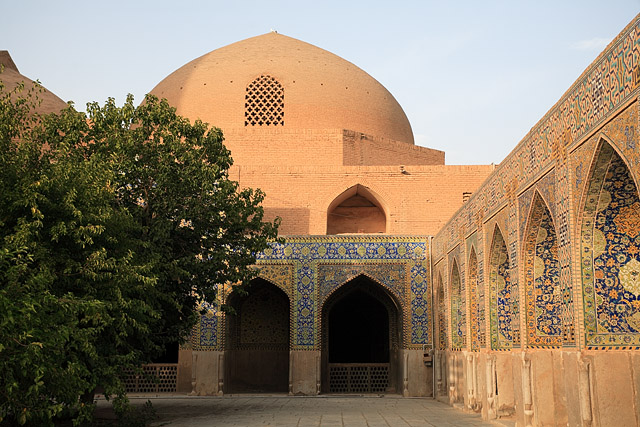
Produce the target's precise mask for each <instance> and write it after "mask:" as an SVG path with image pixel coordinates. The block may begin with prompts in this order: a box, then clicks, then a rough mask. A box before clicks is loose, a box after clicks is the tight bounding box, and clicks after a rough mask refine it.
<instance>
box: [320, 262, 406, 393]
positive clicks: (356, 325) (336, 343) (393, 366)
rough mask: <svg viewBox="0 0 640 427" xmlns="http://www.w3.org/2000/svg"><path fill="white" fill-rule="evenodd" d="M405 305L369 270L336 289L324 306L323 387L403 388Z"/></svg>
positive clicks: (387, 390)
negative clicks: (368, 274)
mask: <svg viewBox="0 0 640 427" xmlns="http://www.w3.org/2000/svg"><path fill="white" fill-rule="evenodd" d="M399 324H400V310H399V308H398V305H397V304H396V303H395V301H394V299H393V298H392V296H391V295H390V294H389V293H388V292H387V291H386V289H384V288H383V287H382V286H381V285H379V284H378V283H376V282H374V281H373V280H371V279H369V278H368V277H366V276H364V275H360V276H358V277H356V278H355V279H352V280H351V281H349V282H348V283H346V284H345V285H343V286H342V287H341V288H340V289H338V290H337V291H336V292H334V293H333V294H332V295H331V296H330V297H329V298H328V299H327V301H326V302H325V303H324V305H323V310H322V328H323V329H322V338H323V340H322V350H323V351H322V360H323V369H322V371H323V378H322V391H323V392H325V393H395V392H396V391H397V390H399V386H398V384H397V382H398V374H397V372H398V363H399V360H400V358H399V355H398V352H399V350H400V331H401V327H400V326H399Z"/></svg>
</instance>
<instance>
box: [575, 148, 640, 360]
mask: <svg viewBox="0 0 640 427" xmlns="http://www.w3.org/2000/svg"><path fill="white" fill-rule="evenodd" d="M581 232H582V234H581V245H582V250H581V254H582V281H583V293H584V312H585V339H586V343H587V345H588V346H590V347H601V346H638V345H640V256H639V252H640V249H639V248H640V198H639V197H638V189H637V188H636V186H635V183H634V181H633V179H632V178H631V175H630V173H629V169H628V168H627V166H626V165H625V163H624V161H623V160H622V159H621V158H620V156H619V155H618V154H617V153H616V152H615V150H614V149H613V148H612V147H611V145H609V144H608V143H607V142H605V141H603V142H602V145H601V147H600V150H599V152H598V155H597V157H596V160H595V162H594V165H593V168H592V174H591V179H590V181H589V186H588V190H587V193H586V197H585V205H584V220H583V225H582V230H581Z"/></svg>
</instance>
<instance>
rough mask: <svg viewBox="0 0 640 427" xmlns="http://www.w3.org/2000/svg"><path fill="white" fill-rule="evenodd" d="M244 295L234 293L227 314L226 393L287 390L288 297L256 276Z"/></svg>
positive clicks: (229, 301) (230, 298)
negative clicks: (230, 308)
mask: <svg viewBox="0 0 640 427" xmlns="http://www.w3.org/2000/svg"><path fill="white" fill-rule="evenodd" d="M247 291H248V294H247V295H239V294H238V293H237V292H234V293H233V294H231V295H230V296H229V300H228V305H230V306H231V307H232V308H233V309H234V310H235V312H236V313H235V314H230V315H227V326H228V328H227V340H228V341H227V349H228V350H227V355H226V361H227V362H226V365H227V370H226V372H227V375H226V378H227V380H226V381H225V389H226V390H225V391H226V392H228V393H274V392H287V391H288V389H289V324H290V308H289V297H288V296H287V295H286V294H285V293H284V292H283V291H282V290H281V289H280V288H278V287H277V286H275V285H274V284H272V283H270V282H268V281H266V280H264V279H261V278H258V279H254V280H252V281H251V283H250V284H249V286H248V287H247Z"/></svg>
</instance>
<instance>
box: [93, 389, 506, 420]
mask: <svg viewBox="0 0 640 427" xmlns="http://www.w3.org/2000/svg"><path fill="white" fill-rule="evenodd" d="M130 400H131V403H132V404H133V405H135V406H142V405H144V404H145V403H146V401H147V400H150V401H151V402H152V404H153V407H154V409H155V410H156V413H157V415H158V419H157V420H155V421H154V423H153V424H152V425H153V426H171V427H200V426H203V427H204V426H211V425H215V426H216V427H218V426H219V427H230V426H244V427H251V426H278V427H293V426H295V427H338V426H339V427H343V426H346V427H360V426H363V427H365V426H366V427H401V426H404V427H407V426H412V427H419V426H437V427H441V426H491V425H494V426H495V424H493V423H490V422H484V421H482V419H481V418H480V416H479V415H476V414H468V413H463V412H460V411H458V410H456V409H454V408H452V407H450V406H447V405H446V404H444V403H441V402H438V401H435V400H433V399H429V398H425V399H403V398H402V397H400V396H397V397H396V396H385V397H384V398H379V397H352V396H349V397H337V396H316V397H298V396H295V397H292V396H284V395H283V396H278V395H273V396H272V395H270V396H241V395H234V396H223V397H219V396H215V397H199V396H177V395H169V396H130ZM109 406H110V403H109V402H106V401H105V400H104V399H101V400H98V411H97V414H98V417H100V414H106V413H107V412H108V408H109Z"/></svg>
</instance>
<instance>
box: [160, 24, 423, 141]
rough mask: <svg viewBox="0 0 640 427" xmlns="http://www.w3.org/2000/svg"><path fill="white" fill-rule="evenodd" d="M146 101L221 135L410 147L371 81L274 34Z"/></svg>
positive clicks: (210, 56) (173, 79) (181, 75)
mask: <svg viewBox="0 0 640 427" xmlns="http://www.w3.org/2000/svg"><path fill="white" fill-rule="evenodd" d="M151 93H152V94H154V95H156V96H158V97H160V98H167V99H168V100H169V102H170V103H171V104H172V105H173V106H175V107H176V108H177V110H178V113H179V114H181V115H183V116H186V117H189V118H190V119H196V118H199V119H201V120H203V121H205V122H207V123H209V124H211V125H215V126H217V127H220V128H222V130H223V131H227V130H231V129H238V128H249V127H251V128H254V129H256V128H259V127H266V128H269V129H277V128H284V129H290V130H311V129H348V130H352V131H356V132H361V133H364V134H368V135H374V136H377V137H383V138H388V139H392V140H395V141H400V142H405V143H409V144H413V143H414V141H413V133H412V131H411V125H410V124H409V120H408V119H407V116H406V115H405V113H404V111H403V110H402V107H400V104H398V102H397V101H396V100H395V98H394V97H393V95H391V93H389V91H388V90H386V89H385V88H384V86H382V85H381V84H380V83H378V81H376V80H375V79H374V78H373V77H371V76H370V75H369V74H367V73H365V72H364V71H363V70H361V69H360V68H358V67H356V66H355V65H353V64H352V63H350V62H348V61H345V60H344V59H342V58H340V57H338V56H336V55H334V54H332V53H330V52H327V51H326V50H323V49H320V48H318V47H315V46H313V45H310V44H308V43H305V42H302V41H300V40H296V39H294V38H291V37H287V36H284V35H281V34H277V33H275V32H271V33H267V34H264V35H261V36H257V37H252V38H249V39H246V40H243V41H240V42H237V43H233V44H231V45H228V46H225V47H222V48H220V49H216V50H214V51H212V52H209V53H207V54H205V55H203V56H201V57H200V58H197V59H195V60H193V61H191V62H189V63H188V64H186V65H184V66H183V67H181V68H179V69H178V70H176V71H175V72H173V73H172V74H170V75H169V76H168V77H167V78H165V79H164V80H163V81H161V82H160V83H159V84H158V85H157V86H156V87H155V88H154V89H153V90H152V91H151ZM265 99H266V101H265ZM263 101H264V102H263Z"/></svg>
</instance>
